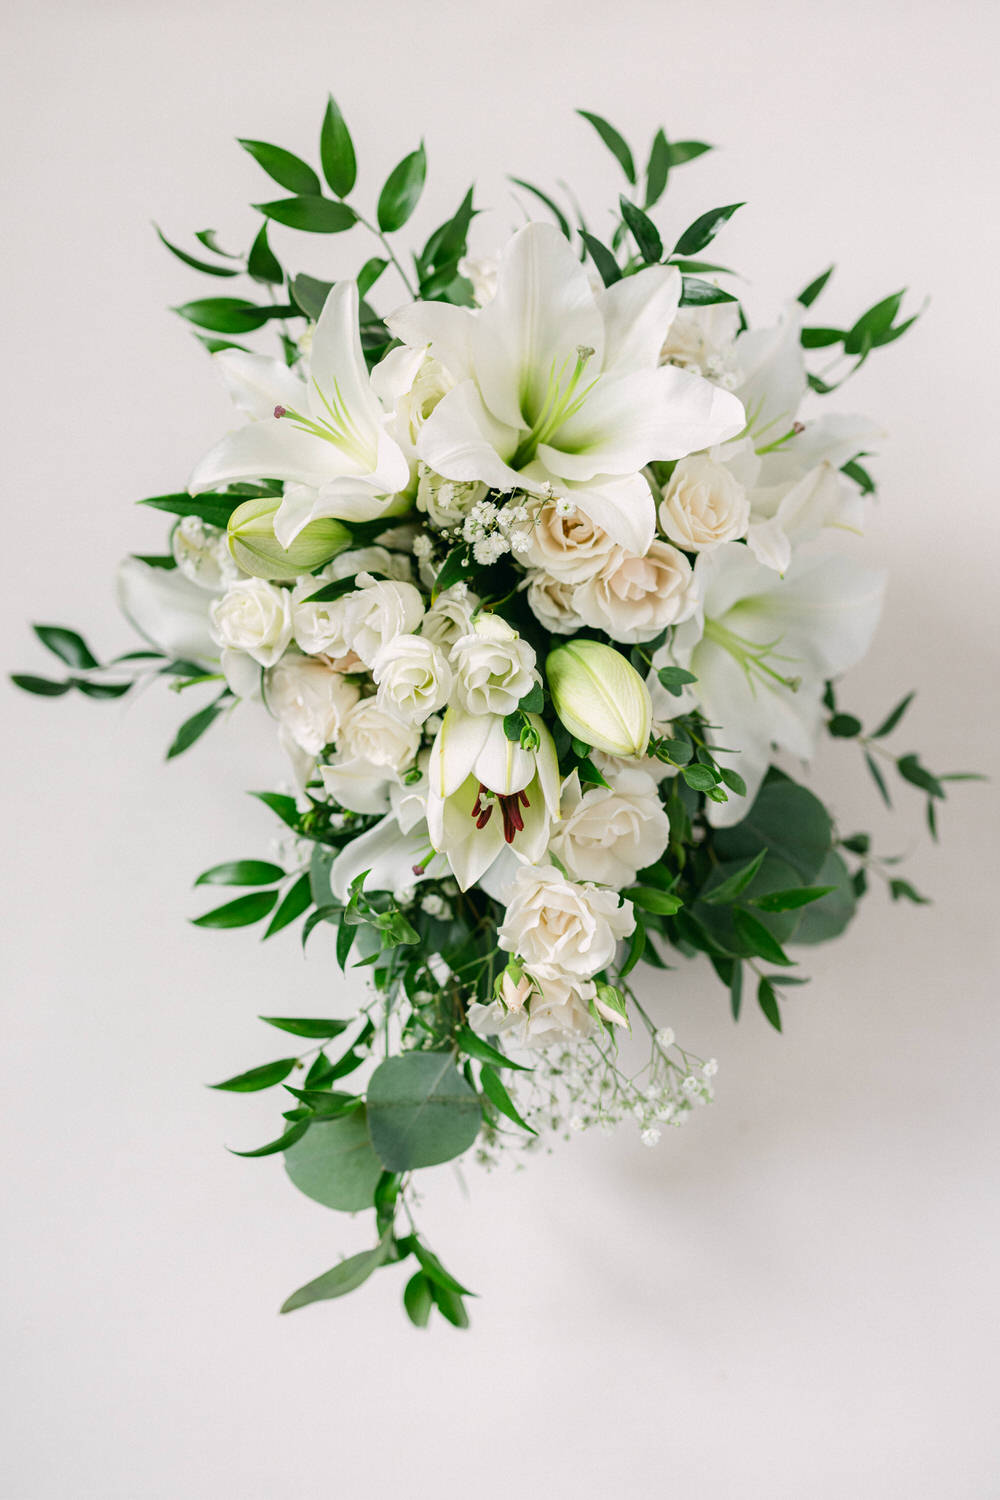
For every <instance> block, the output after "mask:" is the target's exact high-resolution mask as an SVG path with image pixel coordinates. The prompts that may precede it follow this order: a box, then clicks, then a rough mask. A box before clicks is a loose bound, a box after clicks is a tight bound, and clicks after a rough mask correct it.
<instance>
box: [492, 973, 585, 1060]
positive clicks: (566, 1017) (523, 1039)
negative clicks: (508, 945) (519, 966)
mask: <svg viewBox="0 0 1000 1500" xmlns="http://www.w3.org/2000/svg"><path fill="white" fill-rule="evenodd" d="M525 978H527V975H525ZM595 993H596V987H595V985H594V984H593V983H592V981H591V980H589V979H584V980H581V981H580V982H579V983H578V984H571V983H570V982H569V981H568V980H565V979H546V980H545V981H544V982H542V983H541V987H540V988H539V989H536V990H535V991H534V992H533V993H532V995H531V998H530V1002H529V1004H528V1005H527V1006H526V1007H522V1008H521V1009H520V1010H512V1009H511V1010H504V1008H503V1006H502V1005H501V1004H500V1002H499V1000H494V1001H493V1002H492V1004H490V1005H470V1007H469V1014H468V1019H469V1025H470V1026H471V1027H472V1030H473V1031H475V1032H478V1034H479V1035H480V1036H497V1037H499V1038H500V1039H501V1040H502V1041H503V1042H504V1044H505V1045H506V1046H508V1047H526V1048H536V1047H551V1046H554V1045H557V1044H559V1045H563V1046H565V1045H566V1043H570V1044H571V1045H572V1043H574V1042H580V1041H583V1040H584V1039H585V1038H586V1037H588V1036H590V1035H591V1034H592V1032H593V1031H594V1028H595V1026H596V1025H597V1022H596V1021H595V1019H594V1016H593V1014H592V1013H591V1010H590V1001H591V999H592V998H593V997H594V995H595Z"/></svg>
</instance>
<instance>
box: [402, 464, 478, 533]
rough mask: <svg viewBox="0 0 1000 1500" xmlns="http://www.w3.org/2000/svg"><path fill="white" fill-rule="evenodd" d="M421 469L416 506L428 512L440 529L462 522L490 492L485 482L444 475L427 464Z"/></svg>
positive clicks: (420, 467) (433, 524) (447, 528)
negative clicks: (435, 471)
mask: <svg viewBox="0 0 1000 1500" xmlns="http://www.w3.org/2000/svg"><path fill="white" fill-rule="evenodd" d="M418 472H419V476H420V477H419V479H418V480H417V509H418V510H422V511H424V512H426V515H427V519H428V521H429V522H430V523H431V525H432V526H436V527H437V528H438V530H440V531H448V530H450V529H451V528H452V527H453V526H460V525H461V524H462V522H463V521H464V520H465V518H466V516H467V515H468V514H469V511H470V510H471V509H472V507H473V506H474V505H477V504H478V503H479V501H480V500H482V499H484V498H485V496H486V494H487V489H486V486H485V484H476V483H469V484H466V483H463V482H462V481H461V480H457V479H444V478H442V476H441V475H440V474H435V473H434V471H433V470H432V469H428V468H427V466H426V465H425V464H420V465H419V469H418Z"/></svg>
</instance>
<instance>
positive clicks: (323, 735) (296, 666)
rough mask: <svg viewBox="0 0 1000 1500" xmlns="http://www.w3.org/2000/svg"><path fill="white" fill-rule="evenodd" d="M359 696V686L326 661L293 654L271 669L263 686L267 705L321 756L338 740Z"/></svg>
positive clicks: (311, 752) (307, 748) (290, 731)
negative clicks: (344, 721) (326, 747)
mask: <svg viewBox="0 0 1000 1500" xmlns="http://www.w3.org/2000/svg"><path fill="white" fill-rule="evenodd" d="M359 696H360V695H359V691H358V688H357V686H356V685H355V684H354V683H350V682H346V681H345V680H344V674H343V673H342V672H336V671H334V670H333V668H332V667H330V666H328V665H327V663H326V662H325V661H319V660H317V659H316V658H314V657H310V656H296V655H294V654H290V655H288V656H286V657H285V658H284V659H283V660H282V661H280V662H279V663H278V665H277V666H276V667H272V668H271V670H270V671H269V672H268V674H267V677H266V680H265V685H264V697H265V701H266V703H267V706H268V708H269V709H270V710H271V712H272V713H273V714H274V716H275V718H276V719H277V720H278V721H279V723H280V724H281V725H282V727H283V728H284V729H286V730H287V731H288V734H289V735H290V736H291V738H292V739H293V740H294V741H295V743H296V745H298V746H299V747H300V749H302V750H305V751H306V752H307V753H308V754H309V755H318V754H319V752H320V751H321V750H322V749H323V747H324V746H325V745H329V744H332V743H333V741H334V740H336V738H337V735H338V733H339V731H340V726H341V723H342V722H343V720H344V717H345V715H346V714H347V713H348V712H349V711H350V710H351V709H352V708H353V707H354V705H355V704H356V703H357V701H358V698H359Z"/></svg>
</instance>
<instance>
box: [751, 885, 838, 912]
mask: <svg viewBox="0 0 1000 1500" xmlns="http://www.w3.org/2000/svg"><path fill="white" fill-rule="evenodd" d="M833 890H836V886H832V885H800V886H798V887H796V888H795V889H794V890H789V891H768V892H767V895H766V896H754V897H752V898H751V902H750V904H751V905H752V906H756V907H757V909H758V910H759V911H797V910H798V908H799V907H800V906H809V905H811V903H812V902H813V901H821V900H822V899H823V897H824V896H828V895H829V894H830V892H831V891H833Z"/></svg>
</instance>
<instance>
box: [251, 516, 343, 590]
mask: <svg viewBox="0 0 1000 1500" xmlns="http://www.w3.org/2000/svg"><path fill="white" fill-rule="evenodd" d="M280 504H281V500H280V498H279V497H277V496H274V495H262V496H260V497H259V498H257V499H253V500H244V502H243V504H242V505H238V506H237V507H236V509H235V510H234V511H233V513H232V515H231V516H230V517H229V531H228V541H229V551H230V553H231V554H232V557H233V561H234V562H235V563H236V565H237V567H239V568H241V569H242V570H243V572H244V573H249V574H250V576H251V577H252V578H269V579H271V580H277V581H282V580H286V581H287V580H291V579H293V578H299V577H300V576H301V575H302V574H303V573H311V572H313V570H314V569H315V568H320V567H322V565H323V564H324V563H327V562H329V561H330V559H331V558H333V557H336V556H337V554H338V553H339V552H343V551H344V550H345V549H346V548H347V547H349V546H350V544H351V533H350V532H349V531H348V529H347V527H346V526H344V525H343V524H342V523H341V522H340V521H334V520H331V519H323V520H319V521H310V522H309V524H308V526H306V527H304V528H303V530H302V531H300V532H299V534H298V536H297V537H296V538H295V540H294V542H293V543H292V545H291V546H290V547H288V548H285V547H282V545H281V543H280V542H279V541H278V539H277V538H276V536H275V535H274V516H275V512H276V511H277V509H278V507H279V506H280Z"/></svg>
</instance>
